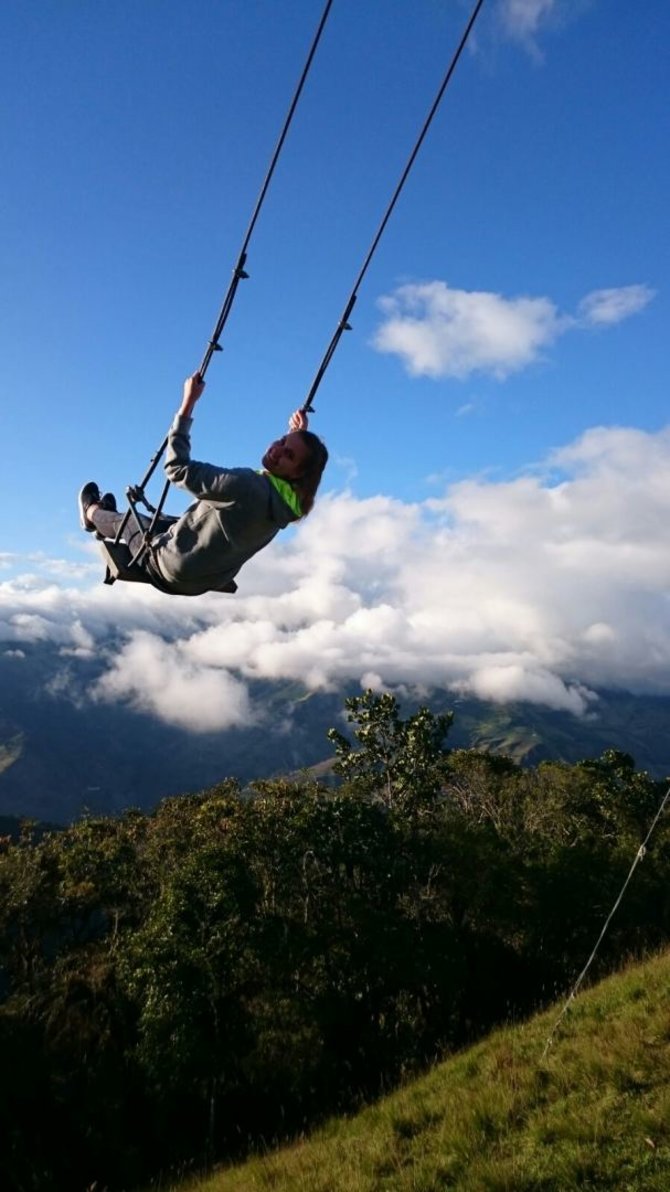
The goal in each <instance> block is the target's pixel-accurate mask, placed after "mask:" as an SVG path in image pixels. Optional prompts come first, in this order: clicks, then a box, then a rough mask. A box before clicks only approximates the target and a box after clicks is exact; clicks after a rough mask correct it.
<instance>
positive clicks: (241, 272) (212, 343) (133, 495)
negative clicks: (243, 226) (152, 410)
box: [115, 0, 333, 567]
mask: <svg viewBox="0 0 670 1192" xmlns="http://www.w3.org/2000/svg"><path fill="white" fill-rule="evenodd" d="M332 4H333V0H326V4H325V7H324V9H323V12H322V14H321V19H320V21H319V24H318V27H317V30H316V33H315V34H314V38H313V40H312V44H311V47H310V50H309V53H308V55H307V58H306V60H305V65H304V66H303V69H302V73H301V75H300V79H299V81H298V84H297V87H296V89H295V92H294V94H293V98H292V100H291V103H290V105H289V109H288V113H287V115H286V119H285V121H284V126H283V128H282V131H281V133H280V136H279V139H278V141H277V144H276V146H275V150H274V153H273V155H272V159H271V161H270V165H269V167H268V170H267V173H266V175H265V180H264V182H263V185H262V186H261V189H260V192H259V195H258V199H257V200H256V206H255V208H254V211H253V215H252V217H251V220H250V222H249V227H248V228H247V232H246V235H245V237H244V240H243V243H242V248H241V249H240V253H239V256H238V258H237V262H236V264H235V267H234V269H233V273H232V277H231V280H230V284H229V286H228V290H227V293H226V296H225V298H224V300H223V303H222V306H221V310H220V312H219V316H218V318H217V321H216V324H215V326H214V330H213V332H212V336H211V339H210V340H209V341H208V343H207V348H206V351H205V354H204V356H203V358H202V362H201V364H200V367H199V369H198V372H199V373H200V376H201V377H203V378H204V376H205V373H206V372H207V368H208V367H209V362H210V360H211V359H212V356H213V355H214V353H215V352H222V351H223V348H222V347H221V344H220V343H219V340H220V338H221V335H222V333H223V329H224V327H225V325H226V322H227V321H228V316H229V315H230V312H231V309H232V306H233V302H234V300H235V295H236V294H237V287H238V286H239V283H240V282H241V281H245V280H246V279H247V278H248V277H249V274H248V273H247V272H246V271H245V265H246V260H247V250H248V247H249V242H250V240H251V237H252V234H253V231H254V228H255V226H256V221H257V220H258V217H259V215H260V211H261V207H262V206H263V202H264V200H265V196H266V194H267V191H268V188H269V186H270V182H271V180H272V175H273V174H274V171H275V166H276V165H277V162H278V160H279V155H280V153H281V151H282V149H283V147H284V141H285V140H286V136H287V134H288V130H289V127H290V125H291V122H292V120H293V115H294V113H295V110H296V108H297V106H298V100H299V99H300V96H301V94H302V90H303V87H304V85H305V82H306V80H307V75H308V74H309V71H310V67H311V65H312V61H313V59H314V55H315V54H316V50H317V47H318V44H319V42H320V40H321V34H322V33H323V30H324V28H325V25H326V21H327V20H328V16H329V14H330V10H331V7H332ZM167 443H168V438H167V435H166V437H165V438H164V439H163V442H162V443H161V445H160V447H159V448H158V450H157V451H156V453H155V455H153V456H152V458H151V461H150V463H149V468H148V470H147V472H146V474H145V476H144V477H143V479H142V480H141V481H140V483H139V484H137V485H131V486H129V487H128V488H127V489H126V496H127V497H128V502H129V509H128V510H127V512H126V514H125V516H124V519H123V521H122V523H121V525H120V527H119V530H118V532H117V535H116V538H115V542H117V543H118V542H120V541H121V539H122V536H123V532H124V530H125V528H126V525H127V524H128V520H129V518H130V515H131V512H132V513H133V514H134V516H135V520H136V522H137V524H138V525H139V526H141V522H140V518H139V514H138V513H137V509H136V505H137V504H139V503H141V504H143V505H144V506H145V508H146V509H148V510H149V512H150V513H151V514H152V515H153V516H152V519H151V523H150V525H149V526H148V528H147V529H146V530H145V529H144V528H143V543H142V545H141V547H140V549H139V551H138V552H137V553H136V554H135V556H134V557H133V559H132V560H131V562H130V566H131V567H132V565H133V563H136V562H137V561H138V560H139V559H140V558H141V557H142V555H143V554H144V552H145V551H146V549H147V547H148V545H149V542H150V540H151V537H152V535H153V533H154V529H155V526H156V523H157V522H158V519H159V517H160V515H161V512H162V510H163V506H164V504H165V501H166V498H167V495H168V491H169V488H170V481H169V480H168V481H166V483H165V486H164V488H163V492H162V494H161V497H160V500H159V502H158V505H157V506H156V507H154V506H153V505H150V504H149V502H148V501H147V499H146V497H145V495H144V489H145V486H146V485H147V484H148V483H149V481H150V479H151V477H152V476H153V474H154V472H155V470H156V468H157V466H158V463H159V461H160V459H161V457H162V455H163V452H164V451H165V448H166V447H167Z"/></svg>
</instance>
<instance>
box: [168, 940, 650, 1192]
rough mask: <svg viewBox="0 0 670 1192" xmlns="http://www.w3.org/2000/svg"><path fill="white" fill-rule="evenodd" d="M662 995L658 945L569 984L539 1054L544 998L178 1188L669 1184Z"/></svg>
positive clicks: (305, 1190)
mask: <svg viewBox="0 0 670 1192" xmlns="http://www.w3.org/2000/svg"><path fill="white" fill-rule="evenodd" d="M669 995H670V954H669V955H666V956H662V957H659V958H657V959H654V960H652V961H649V962H648V963H646V964H645V965H642V966H636V967H635V968H631V969H629V970H628V971H626V972H624V973H623V974H621V975H619V976H617V977H614V978H610V979H609V980H608V981H606V982H603V983H602V984H601V985H600V986H598V987H596V988H595V989H593V990H591V991H589V992H587V993H584V994H582V995H581V996H580V997H579V998H578V1000H577V1001H576V1002H575V1003H574V1004H573V1006H572V1008H571V1010H570V1013H569V1014H568V1015H567V1016H566V1018H565V1019H564V1020H563V1022H562V1024H561V1027H560V1030H559V1031H558V1032H557V1034H556V1036H555V1038H554V1041H553V1043H552V1046H551V1048H550V1049H549V1051H548V1053H547V1055H546V1058H542V1056H543V1051H544V1045H545V1042H546V1040H547V1037H548V1035H549V1033H550V1030H551V1028H552V1026H553V1025H554V1023H555V1021H556V1015H557V1011H556V1009H554V1010H552V1011H550V1012H548V1013H546V1014H543V1015H541V1016H538V1017H537V1018H535V1019H533V1020H531V1021H530V1022H529V1023H527V1024H524V1025H521V1026H517V1027H514V1028H510V1029H507V1030H502V1031H498V1032H496V1033H495V1034H493V1035H491V1036H490V1038H489V1039H487V1040H486V1041H485V1042H482V1043H480V1044H479V1045H478V1046H476V1047H473V1048H472V1049H470V1050H468V1051H467V1052H464V1053H462V1054H460V1055H458V1056H455V1057H453V1058H452V1059H450V1060H447V1061H446V1062H445V1063H442V1064H440V1065H438V1066H436V1067H435V1068H434V1069H433V1070H432V1071H431V1072H430V1073H429V1074H428V1075H426V1076H424V1077H423V1078H421V1079H419V1080H417V1081H416V1082H414V1083H413V1084H411V1085H408V1086H407V1087H406V1088H404V1089H401V1090H400V1091H398V1092H396V1093H394V1094H393V1095H391V1096H389V1097H386V1098H385V1099H384V1100H382V1101H380V1102H378V1103H377V1104H375V1105H373V1106H370V1107H369V1108H368V1109H366V1110H364V1111H363V1112H362V1113H360V1114H358V1115H357V1116H356V1117H354V1118H351V1119H335V1120H333V1121H331V1122H330V1123H328V1124H327V1125H326V1126H325V1127H324V1128H322V1129H320V1130H318V1131H316V1132H315V1133H314V1135H313V1136H312V1137H311V1138H309V1139H305V1140H303V1141H300V1142H297V1143H294V1144H292V1145H290V1146H286V1147H284V1148H282V1149H281V1150H278V1151H276V1152H273V1153H270V1154H268V1155H265V1156H263V1157H258V1158H255V1159H252V1160H250V1161H249V1162H247V1163H245V1164H243V1165H241V1166H238V1167H231V1168H227V1169H221V1170H219V1171H218V1172H217V1173H215V1174H212V1175H210V1176H208V1177H206V1178H205V1177H203V1178H201V1179H196V1180H191V1181H189V1182H188V1183H186V1184H182V1185H179V1192H255V1190H256V1189H258V1190H267V1189H287V1190H289V1192H298V1190H300V1192H381V1190H388V1192H404V1190H410V1189H411V1190H412V1192H429V1190H433V1189H442V1188H455V1189H459V1190H461V1192H550V1190H551V1192H568V1190H570V1189H573V1188H602V1189H606V1188H608V1189H612V1190H613V1192H615V1190H616V1192H668V1189H670V996H669ZM164 1187H165V1185H164ZM173 1187H175V1186H173Z"/></svg>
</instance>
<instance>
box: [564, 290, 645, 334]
mask: <svg viewBox="0 0 670 1192" xmlns="http://www.w3.org/2000/svg"><path fill="white" fill-rule="evenodd" d="M654 297H655V290H652V289H651V287H650V286H644V285H637V286H620V287H619V288H618V289H609V290H593V292H592V293H591V294H587V295H586V297H585V298H582V300H581V302H580V304H579V315H580V318H581V320H582V321H583V322H584V323H586V325H587V326H590V327H611V326H612V325H613V324H614V323H621V322H622V320H623V319H628V318H630V316H631V315H635V314H637V313H638V311H640V310H644V308H645V306H648V305H649V303H650V302H651V300H652V298H654Z"/></svg>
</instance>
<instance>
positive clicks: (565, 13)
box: [496, 0, 594, 62]
mask: <svg viewBox="0 0 670 1192" xmlns="http://www.w3.org/2000/svg"><path fill="white" fill-rule="evenodd" d="M593 2H594V0H498V6H497V9H496V17H497V25H498V28H499V29H500V30H501V31H502V34H503V37H505V38H507V39H509V40H510V41H514V42H516V43H517V44H518V45H521V46H523V48H524V49H525V50H526V51H527V52H528V53H529V54H530V55H531V57H532V58H534V59H535V60H536V61H537V62H539V61H541V60H542V54H541V51H540V38H541V37H542V35H543V34H545V33H548V32H550V31H551V30H555V29H557V28H561V27H562V26H564V25H566V24H568V23H569V22H571V21H574V20H575V19H577V18H578V17H579V16H580V15H581V14H582V13H583V12H584V11H585V10H586V9H588V8H590V7H591V5H592V4H593Z"/></svg>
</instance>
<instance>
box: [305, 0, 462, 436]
mask: <svg viewBox="0 0 670 1192" xmlns="http://www.w3.org/2000/svg"><path fill="white" fill-rule="evenodd" d="M483 3H484V0H477V3H476V4H475V6H474V8H473V10H472V13H471V15H470V19H469V21H468V23H467V25H466V27H465V30H464V32H463V35H462V37H461V40H460V42H459V45H458V48H457V49H456V51H455V53H454V56H453V58H452V60H451V62H450V64H449V68H448V70H447V73H446V75H445V76H444V79H443V80H442V84H441V86H440V88H439V91H438V92H437V95H436V97H435V100H434V102H433V106H432V107H431V109H430V112H429V113H428V116H427V117H426V121H425V123H424V125H423V128H422V129H421V132H420V134H419V137H418V139H417V142H416V144H415V146H414V148H413V150H412V152H411V154H410V156H409V159H408V161H407V165H406V166H405V169H404V170H403V172H402V175H401V177H400V181H399V182H398V185H397V186H396V189H395V191H394V193H393V197H392V199H391V202H390V203H389V205H388V207H387V209H386V213H385V215H384V218H383V219H382V221H381V223H380V225H379V228H378V229H377V232H376V234H375V237H374V239H373V241H372V244H371V246H370V249H369V251H368V255H367V256H366V258H365V260H364V262H363V265H362V267H361V270H360V273H359V274H358V277H357V278H356V281H355V282H354V287H353V290H352V291H351V294H350V296H349V299H348V301H347V304H346V306H345V308H344V312H343V314H342V317H341V319H340V321H339V323H338V324H337V328H336V330H335V333H334V335H333V338H332V339H331V341H330V343H329V345H328V347H327V349H326V352H325V354H324V357H323V360H322V361H321V363H320V365H319V367H318V369H317V371H316V375H315V377H314V380H313V381H312V385H311V388H310V390H309V393H308V394H307V397H306V399H305V402H304V404H303V406H302V407H301V409H302V412H303V413H304V414H309V413H313V412H314V406H313V405H312V399H313V398H314V397H315V395H316V391H317V389H318V388H319V385H320V384H321V382H322V380H323V378H324V375H325V372H326V369H327V368H328V365H329V364H330V362H331V360H332V358H333V356H334V354H335V349H336V348H337V345H338V344H339V342H340V339H341V338H342V335H343V333H344V332H345V331H351V324H350V322H349V316H350V315H351V312H352V310H353V309H354V305H355V303H356V299H357V297H358V290H359V287H360V285H361V283H362V281H363V278H364V277H365V274H366V273H367V271H368V267H369V265H370V262H371V261H372V258H373V256H374V254H375V251H376V249H377V245H378V244H379V241H380V240H381V238H382V235H383V234H384V231H385V229H386V225H387V223H388V221H389V219H390V218H391V215H392V213H393V209H394V207H395V205H396V203H397V201H398V199H399V197H400V192H401V191H402V189H403V186H404V185H405V182H406V181H407V178H408V175H409V173H410V170H411V169H412V166H413V165H414V161H415V159H416V157H417V154H418V152H419V150H420V148H421V146H422V144H423V141H424V138H425V136H426V133H427V132H428V129H429V128H430V125H431V123H432V120H433V117H434V116H435V113H436V112H437V109H438V108H439V106H440V102H441V100H442V96H443V95H444V93H445V91H446V89H447V87H448V86H449V83H450V81H451V77H452V75H453V73H454V71H455V69H456V66H457V65H458V61H459V58H460V57H461V54H462V53H463V50H464V49H465V46H466V44H467V41H468V38H469V37H470V33H471V32H472V29H473V26H474V23H475V21H476V20H477V17H478V16H479V12H480V9H481V7H482V5H483Z"/></svg>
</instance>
